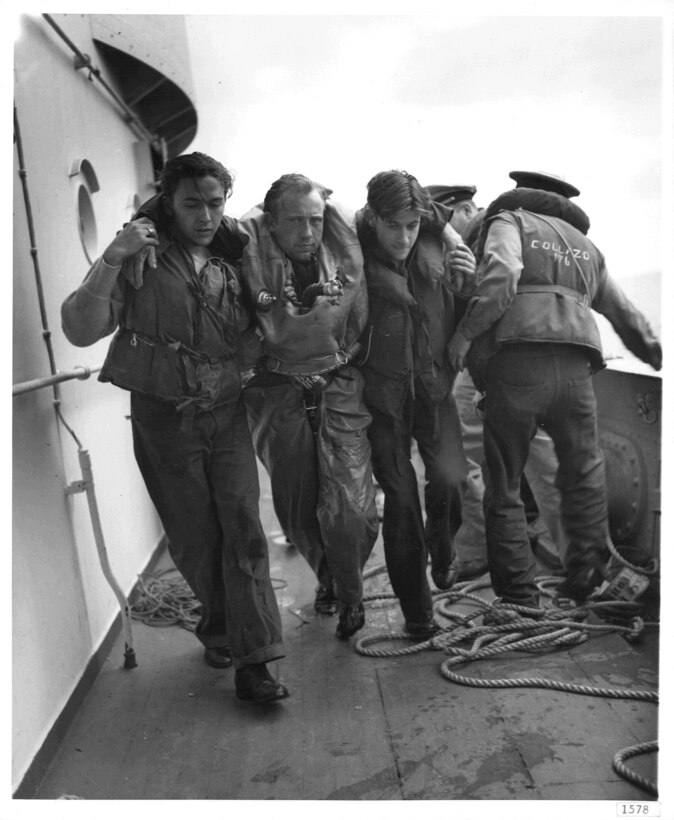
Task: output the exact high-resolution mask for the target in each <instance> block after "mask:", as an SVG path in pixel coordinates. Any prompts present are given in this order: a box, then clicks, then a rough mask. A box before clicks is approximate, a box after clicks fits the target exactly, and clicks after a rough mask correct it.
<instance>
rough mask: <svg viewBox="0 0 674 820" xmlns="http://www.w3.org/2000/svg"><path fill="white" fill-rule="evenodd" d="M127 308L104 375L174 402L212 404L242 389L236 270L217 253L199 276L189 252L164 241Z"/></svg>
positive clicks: (241, 314) (242, 321)
mask: <svg viewBox="0 0 674 820" xmlns="http://www.w3.org/2000/svg"><path fill="white" fill-rule="evenodd" d="M163 244H164V245H165V247H164V249H163V251H162V252H161V253H158V254H157V268H156V269H151V268H149V267H148V268H146V269H145V272H144V281H143V285H142V287H140V289H135V288H134V287H132V286H131V285H130V284H129V283H128V282H127V283H126V286H125V290H126V292H125V308H124V313H123V318H122V322H121V323H120V327H119V329H118V330H117V332H116V333H115V335H114V337H113V339H112V341H111V343H110V348H109V350H108V355H107V357H106V360H105V362H104V364H103V367H102V369H101V373H100V375H99V380H100V381H104V382H105V381H107V382H112V383H113V384H115V385H117V386H118V387H122V388H125V389H127V390H133V391H136V392H138V393H142V394H144V395H147V396H152V397H154V398H158V399H162V400H164V401H167V402H170V403H172V404H174V405H175V406H176V407H177V408H178V409H183V408H184V407H186V406H188V405H190V404H193V405H195V406H197V407H201V408H202V409H209V408H211V407H214V406H216V405H218V404H223V403H225V402H229V401H233V400H234V399H236V398H237V397H238V395H239V393H240V390H241V378H240V375H239V370H240V363H239V354H240V342H239V337H240V332H241V330H242V329H243V328H244V327H245V326H246V325H247V324H248V318H247V315H246V312H245V310H244V309H243V308H242V306H241V303H240V299H239V296H240V293H241V287H240V284H239V281H238V278H237V273H236V270H235V269H234V268H233V267H232V266H231V265H228V264H227V263H225V262H224V261H222V260H221V259H219V258H212V259H210V260H209V262H208V266H209V267H208V270H207V271H206V272H205V274H203V275H202V277H199V276H197V274H196V272H195V268H194V263H193V261H192V259H191V257H190V256H189V254H188V253H187V251H186V250H185V249H184V248H183V247H182V246H180V245H178V244H175V243H170V242H169V243H166V242H165V240H164V243H163Z"/></svg>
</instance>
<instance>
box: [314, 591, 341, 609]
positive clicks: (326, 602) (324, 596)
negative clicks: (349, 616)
mask: <svg viewBox="0 0 674 820" xmlns="http://www.w3.org/2000/svg"><path fill="white" fill-rule="evenodd" d="M338 603H339V601H338V600H337V596H336V595H335V591H334V589H333V588H332V584H330V586H326V585H325V584H319V585H318V586H317V587H316V597H315V598H314V610H315V611H316V612H318V613H319V614H321V615H334V614H335V612H336V611H337V604H338Z"/></svg>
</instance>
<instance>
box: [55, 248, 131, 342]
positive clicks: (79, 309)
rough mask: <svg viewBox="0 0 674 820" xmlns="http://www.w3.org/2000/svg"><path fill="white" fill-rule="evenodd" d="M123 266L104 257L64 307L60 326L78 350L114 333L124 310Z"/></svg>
mask: <svg viewBox="0 0 674 820" xmlns="http://www.w3.org/2000/svg"><path fill="white" fill-rule="evenodd" d="M120 272H121V266H119V265H117V266H113V265H108V264H106V262H104V261H103V257H101V258H100V259H98V260H97V261H96V262H94V264H93V265H92V266H91V268H90V269H89V272H88V273H87V275H86V277H85V279H84V281H83V282H82V284H81V285H80V286H79V287H78V288H77V290H75V291H73V293H71V294H70V296H68V297H67V298H66V299H65V301H64V302H63V304H62V305H61V326H62V328H63V332H64V333H65V336H66V338H67V339H68V341H69V342H70V343H71V344H74V345H76V346H77V347H88V346H89V345H92V344H94V342H97V341H98V340H99V339H102V338H104V337H105V336H108V335H109V334H110V333H112V332H113V331H114V330H115V329H116V328H117V325H118V324H119V321H120V318H121V315H122V309H123V307H124V296H123V294H124V291H123V285H122V279H121V277H120Z"/></svg>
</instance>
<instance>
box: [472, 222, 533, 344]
mask: <svg viewBox="0 0 674 820" xmlns="http://www.w3.org/2000/svg"><path fill="white" fill-rule="evenodd" d="M523 266H524V263H523V261H522V240H521V237H520V232H519V228H518V227H517V223H516V222H515V221H514V219H513V217H512V216H511V215H510V214H509V213H508V212H503V213H501V214H499V215H498V216H496V217H495V218H494V219H493V220H491V222H490V225H489V233H488V235H487V241H486V242H485V246H484V254H483V256H482V259H481V261H480V266H479V268H478V271H477V286H476V288H475V292H474V294H473V296H472V297H471V299H470V300H469V301H468V305H467V307H466V312H465V314H464V316H463V318H462V319H461V322H460V324H459V328H458V330H459V332H460V333H461V334H462V336H463V337H464V338H465V339H474V338H476V337H477V336H479V335H480V334H482V333H484V332H485V331H486V330H488V329H489V328H490V327H491V326H492V325H493V324H494V323H495V322H497V321H498V320H499V319H500V318H501V317H502V316H503V314H504V313H505V312H506V310H507V309H508V307H509V306H510V304H511V302H512V300H513V299H514V298H515V295H516V293H517V283H518V282H519V279H520V275H521V273H522V268H523Z"/></svg>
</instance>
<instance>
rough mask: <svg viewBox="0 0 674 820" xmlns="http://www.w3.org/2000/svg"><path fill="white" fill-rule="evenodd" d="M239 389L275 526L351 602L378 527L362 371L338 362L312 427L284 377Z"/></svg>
mask: <svg viewBox="0 0 674 820" xmlns="http://www.w3.org/2000/svg"><path fill="white" fill-rule="evenodd" d="M244 395H245V401H246V407H247V409H248V416H249V420H250V424H251V430H252V433H253V441H254V444H255V451H256V453H257V455H258V458H259V459H260V461H261V462H262V464H263V465H264V466H265V469H266V470H267V472H268V474H269V477H270V480H271V490H272V498H273V503H274V511H275V513H276V517H277V518H278V521H279V524H280V525H281V527H282V528H283V531H284V532H285V534H286V535H287V536H288V538H289V539H290V540H291V542H292V543H293V544H294V545H295V546H296V547H297V549H298V550H299V551H300V553H301V554H302V555H303V556H304V558H305V560H306V561H307V563H308V564H309V566H310V567H311V568H312V570H313V571H314V573H315V574H316V577H317V578H318V580H319V582H320V583H321V584H324V585H326V586H329V585H330V584H332V582H333V581H334V589H335V594H336V595H337V598H338V599H339V600H340V601H341V602H343V603H345V604H347V605H353V604H356V603H358V602H359V601H360V600H361V599H362V597H363V576H362V571H363V567H364V566H365V562H366V561H367V559H368V557H369V556H370V553H371V552H372V547H373V546H374V542H375V541H376V540H377V533H378V530H379V522H378V519H377V510H376V506H375V489H374V483H373V481H372V467H371V460H370V444H369V441H368V438H367V432H366V430H367V426H368V424H369V423H370V414H369V413H368V411H367V410H366V408H365V405H364V404H363V399H362V395H363V383H362V376H361V374H360V373H359V372H358V371H357V370H356V369H355V368H353V367H350V366H345V367H341V368H340V369H339V370H338V371H337V372H336V373H335V374H334V375H333V376H332V378H331V379H330V381H329V383H328V385H327V386H326V388H325V389H324V390H323V392H322V393H321V395H320V397H319V398H318V401H317V403H316V410H315V426H316V430H315V432H314V430H313V429H312V426H311V425H310V423H309V419H308V417H307V410H306V409H305V393H304V391H303V389H302V388H301V387H299V386H298V385H296V384H294V383H293V382H291V381H290V380H288V381H287V382H284V383H283V384H276V385H273V386H270V387H247V388H246V389H245V391H244Z"/></svg>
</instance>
